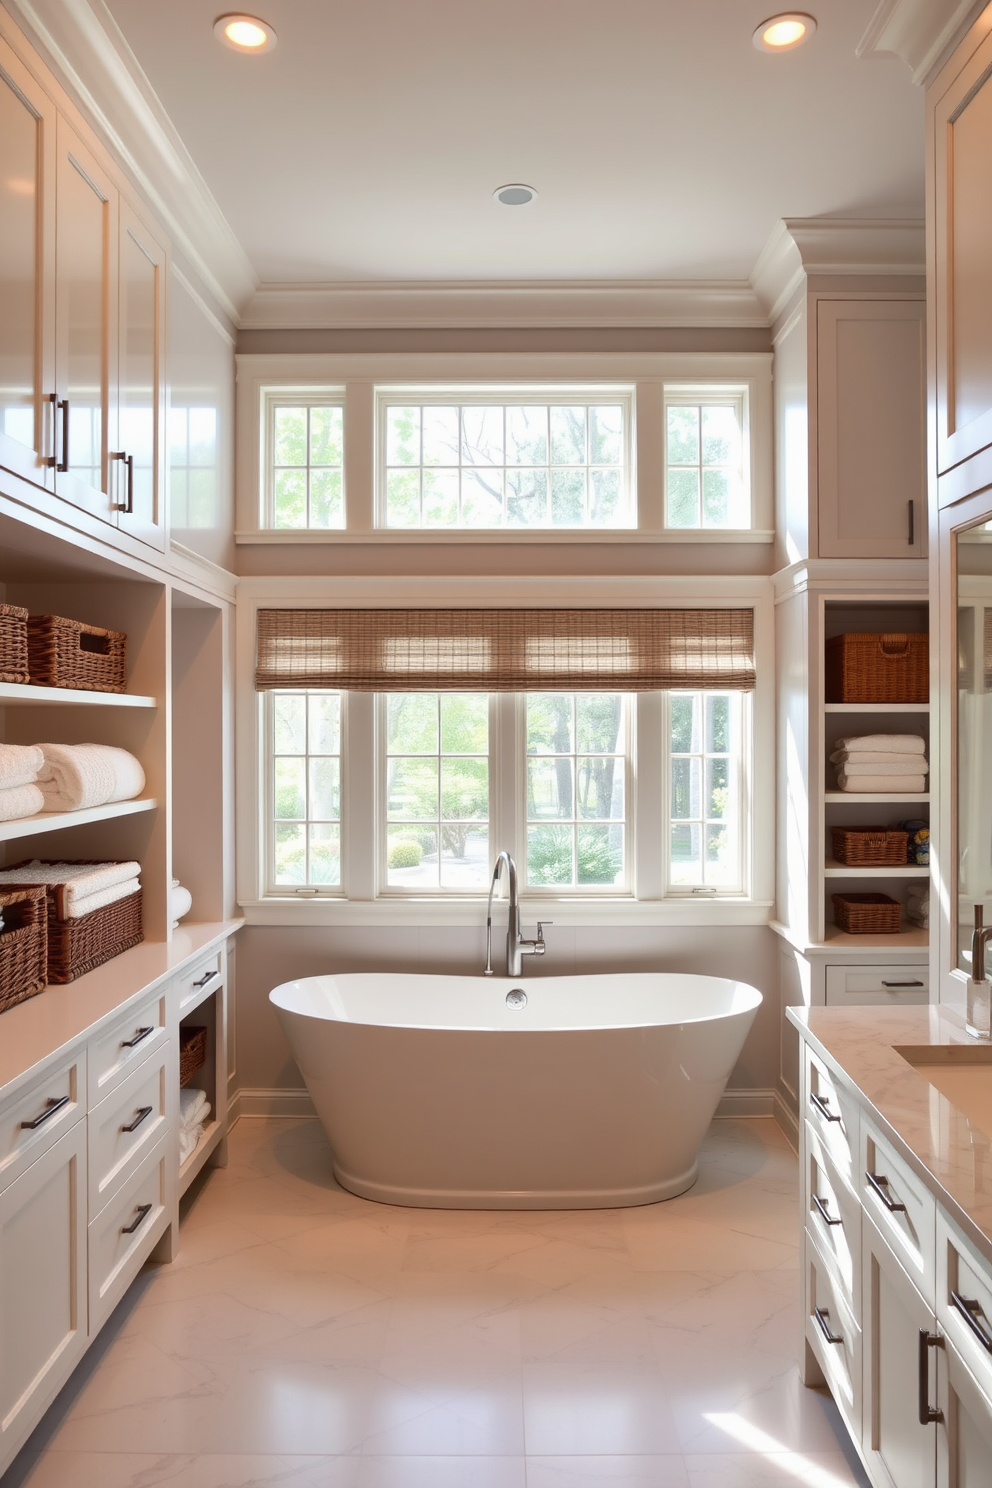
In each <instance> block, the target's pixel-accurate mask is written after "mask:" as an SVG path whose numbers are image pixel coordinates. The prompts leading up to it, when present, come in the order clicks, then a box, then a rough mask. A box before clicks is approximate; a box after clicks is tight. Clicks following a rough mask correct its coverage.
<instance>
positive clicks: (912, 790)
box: [837, 770, 927, 796]
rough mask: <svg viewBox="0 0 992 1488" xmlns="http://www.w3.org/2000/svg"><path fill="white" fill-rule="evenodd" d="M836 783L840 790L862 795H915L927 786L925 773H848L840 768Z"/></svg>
mask: <svg viewBox="0 0 992 1488" xmlns="http://www.w3.org/2000/svg"><path fill="white" fill-rule="evenodd" d="M837 784H838V786H839V788H840V789H841V790H842V791H854V792H856V793H858V794H862V795H892V796H900V795H904V794H905V795H915V794H916V793H917V792H918V791H919V792H922V791H925V790H926V788H927V777H926V776H925V775H848V774H847V772H846V771H844V770H840V771H838V774H837Z"/></svg>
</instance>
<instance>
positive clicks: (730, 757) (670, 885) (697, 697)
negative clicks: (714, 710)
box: [665, 689, 750, 897]
mask: <svg viewBox="0 0 992 1488" xmlns="http://www.w3.org/2000/svg"><path fill="white" fill-rule="evenodd" d="M718 698H726V699H729V700H730V717H729V720H728V748H727V749H720V750H716V749H709V748H707V747H706V744H707V737H708V735H707V725H706V711H707V704H708V702H710V701H712V700H715V699H718ZM678 699H687V700H688V699H691V700H692V705H693V726H692V733H693V739H694V740H696V739H698V740H699V747H693V748H691V749H689V750H677V749H675V748H674V742H675V740H674V728H675V704H676V702H677V700H678ZM666 702H667V707H666V728H665V740H666V746H665V747H666V766H667V767H666V776H667V779H666V794H667V804H666V811H665V816H666V823H665V828H666V837H667V842H666V854H665V855H666V862H667V872H666V877H667V893H668V895H670V896H674V897H677V896H679V895H682V894H687V895H691V894H694V893H704V894H709V893H714V894H740V893H743V892H744V891H745V863H746V858H747V839H748V831H749V822H748V817H747V814H746V810H745V808H746V807H747V805H748V804H749V796H748V789H747V788H748V784H749V782H748V758H747V749H746V741H747V738H748V735H749V728H750V722H749V715H750V694H748V693H741V692H736V691H734V690H732V689H727V690H721V691H713V692H709V691H703V690H700V691H686V692H681V691H673V692H669V693H667V694H666ZM700 715H701V723H702V726H701V727H700V726H699V724H700ZM717 761H721V762H726V766H727V780H728V790H729V800H728V806H727V810H726V813H725V815H723V816H716V815H713V814H712V813H709V812H703V811H697V812H695V813H688V814H685V815H680V816H676V815H675V811H676V809H677V802H676V797H677V787H676V773H677V771H676V767H677V765H679V764H682V763H683V762H688V763H689V764H690V769H691V765H692V764H695V765H696V766H697V769H698V774H699V778H700V782H701V784H702V785H703V789H702V790H701V792H700V804H702V803H703V801H704V800H705V799H707V798H709V799H711V797H710V793H709V791H708V790H706V789H705V782H706V780H707V774H708V771H707V766H708V765H709V764H710V763H711V762H717ZM724 826H726V828H727V829H728V830H729V831H730V833H731V836H732V840H733V847H734V851H733V853H732V855H731V860H732V862H733V864H734V874H733V882H730V881H729V880H728V879H722V880H721V879H720V878H719V877H718V876H717V872H716V870H715V869H714V871H713V872H711V873H707V868H708V858H707V853H706V850H705V845H706V842H707V840H708V838H709V835H710V833H711V831H716V830H719V829H721V828H722V827H724ZM680 828H681V829H685V828H689V829H690V831H691V829H693V828H695V829H696V830H697V831H698V832H699V834H700V851H699V853H698V854H690V855H689V861H690V862H693V861H696V860H697V858H698V861H699V865H700V869H701V872H700V873H699V875H698V876H697V877H696V878H694V879H690V878H683V879H682V880H681V881H677V879H676V869H675V852H674V841H675V835H676V831H677V830H679V829H680Z"/></svg>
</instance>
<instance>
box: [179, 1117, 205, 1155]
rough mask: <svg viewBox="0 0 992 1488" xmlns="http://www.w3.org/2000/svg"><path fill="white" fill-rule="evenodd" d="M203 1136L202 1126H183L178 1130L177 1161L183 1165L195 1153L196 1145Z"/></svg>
mask: <svg viewBox="0 0 992 1488" xmlns="http://www.w3.org/2000/svg"><path fill="white" fill-rule="evenodd" d="M202 1136H203V1127H202V1126H183V1127H180V1129H179V1161H180V1163H184V1162H185V1161H186V1159H187V1158H188V1157H192V1156H193V1153H194V1152H195V1151H196V1144H197V1142H198V1141H199V1140H200V1138H201V1137H202Z"/></svg>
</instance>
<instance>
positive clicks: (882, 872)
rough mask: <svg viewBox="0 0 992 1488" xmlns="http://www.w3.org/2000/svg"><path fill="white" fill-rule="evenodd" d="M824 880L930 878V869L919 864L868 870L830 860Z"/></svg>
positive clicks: (833, 859)
mask: <svg viewBox="0 0 992 1488" xmlns="http://www.w3.org/2000/svg"><path fill="white" fill-rule="evenodd" d="M823 876H824V878H929V877H930V869H929V868H925V867H921V866H920V865H919V864H918V863H897V864H892V863H882V864H879V865H877V866H875V867H872V868H868V867H864V866H863V865H858V864H854V865H853V866H852V865H851V864H850V863H838V861H837V859H836V858H828V859H827V861H826V863H825V865H824V869H823Z"/></svg>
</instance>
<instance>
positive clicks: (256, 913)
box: [241, 896, 773, 935]
mask: <svg viewBox="0 0 992 1488" xmlns="http://www.w3.org/2000/svg"><path fill="white" fill-rule="evenodd" d="M504 903H505V901H501V900H498V901H497V902H496V905H495V906H494V922H495V923H494V934H495V933H496V927H495V926H496V923H498V925H500V926H502V924H503V918H504V914H505V911H504V908H503V905H504ZM520 907H521V914H522V917H523V919H524V922H525V925H526V924H529V923H530V922H531V921H536V920H538V919H543V920H553V921H554V923H555V925H557V926H561V927H564V926H577V925H582V926H587V927H593V928H600V927H603V928H605V927H608V926H613V925H645V926H646V925H767V924H770V923H771V918H772V909H773V904H772V901H771V900H768V901H767V902H765V901H756V900H753V899H739V898H727V899H715V898H708V897H707V898H699V899H694V898H689V897H688V896H687V897H685V898H673V899H659V900H632V899H623V900H619V899H618V900H610V899H567V900H566V899H530V898H527V899H523V900H522V901H521V906H520ZM241 910H242V913H243V914H244V917H245V924H246V925H273V926H276V925H294V926H295V925H324V926H338V925H340V926H342V927H343V926H361V925H370V926H372V925H374V926H384V925H408V926H417V925H432V926H444V925H447V926H451V927H460V926H461V927H463V926H474V927H476V928H478V930H479V932H480V934H481V933H482V932H483V931H484V929H485V924H486V900H485V899H484V898H479V899H461V900H443V899H377V900H354V899H352V900H349V899H332V898H324V899H310V898H300V899H295V898H294V899H290V898H285V899H284V898H277V897H275V896H273V897H271V898H268V899H254V900H244V901H242V904H241ZM496 911H498V914H499V919H498V922H497V921H496ZM502 933H503V930H502V929H500V930H499V934H500V935H502Z"/></svg>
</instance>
